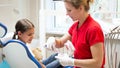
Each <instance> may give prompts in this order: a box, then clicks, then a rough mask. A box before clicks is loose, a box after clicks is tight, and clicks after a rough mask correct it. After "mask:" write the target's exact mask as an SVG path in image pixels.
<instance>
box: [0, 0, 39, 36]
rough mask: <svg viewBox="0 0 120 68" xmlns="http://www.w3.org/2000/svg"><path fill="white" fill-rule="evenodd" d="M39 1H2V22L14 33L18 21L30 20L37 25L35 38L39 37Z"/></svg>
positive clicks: (0, 12) (0, 6)
mask: <svg viewBox="0 0 120 68" xmlns="http://www.w3.org/2000/svg"><path fill="white" fill-rule="evenodd" d="M38 16H39V0H0V22H2V23H4V24H5V25H6V26H7V27H8V32H11V31H14V25H15V23H16V22H17V20H19V19H22V18H28V19H30V21H32V22H33V23H34V25H35V28H36V29H35V30H36V33H35V38H38V37H39V25H38V24H39V23H38V22H39V20H38Z"/></svg>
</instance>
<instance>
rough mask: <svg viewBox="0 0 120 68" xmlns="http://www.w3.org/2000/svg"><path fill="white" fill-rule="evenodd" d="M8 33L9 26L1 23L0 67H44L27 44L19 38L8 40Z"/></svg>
mask: <svg viewBox="0 0 120 68" xmlns="http://www.w3.org/2000/svg"><path fill="white" fill-rule="evenodd" d="M7 35H8V33H7V27H6V26H5V25H3V24H2V23H0V46H1V47H0V68H42V67H41V65H40V64H39V62H38V61H37V60H36V59H35V58H34V56H33V55H32V54H31V53H30V51H29V49H28V47H27V46H26V44H24V43H23V42H21V41H19V40H14V39H11V40H6V37H7ZM3 39H5V40H6V41H3Z"/></svg>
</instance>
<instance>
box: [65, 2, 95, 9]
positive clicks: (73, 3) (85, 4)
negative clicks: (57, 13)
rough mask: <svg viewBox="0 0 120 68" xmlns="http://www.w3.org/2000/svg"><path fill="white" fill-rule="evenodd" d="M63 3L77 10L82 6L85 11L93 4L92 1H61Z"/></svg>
mask: <svg viewBox="0 0 120 68" xmlns="http://www.w3.org/2000/svg"><path fill="white" fill-rule="evenodd" d="M63 1H64V2H68V3H71V4H72V5H73V6H74V7H75V8H76V9H78V8H79V7H80V5H83V6H84V7H85V10H86V11H88V10H89V9H90V5H89V4H91V3H93V2H94V0H63Z"/></svg>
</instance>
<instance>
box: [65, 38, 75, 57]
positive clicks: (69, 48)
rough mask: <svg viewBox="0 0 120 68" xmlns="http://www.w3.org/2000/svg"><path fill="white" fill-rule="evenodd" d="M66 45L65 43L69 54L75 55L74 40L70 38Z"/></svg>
mask: <svg viewBox="0 0 120 68" xmlns="http://www.w3.org/2000/svg"><path fill="white" fill-rule="evenodd" d="M64 45H65V47H66V48H67V50H68V54H69V55H70V56H73V53H74V50H75V48H74V46H73V44H72V42H71V41H69V40H68V41H67V42H66V43H65V44H64Z"/></svg>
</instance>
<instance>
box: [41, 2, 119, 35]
mask: <svg viewBox="0 0 120 68" xmlns="http://www.w3.org/2000/svg"><path fill="white" fill-rule="evenodd" d="M42 1H43V2H44V4H41V5H42V6H43V9H42V12H41V14H44V15H43V16H44V23H45V24H46V25H45V26H46V32H55V33H56V32H57V33H64V32H65V31H67V30H68V27H69V26H70V25H71V24H72V20H71V19H70V18H69V17H67V16H66V10H65V7H64V3H63V2H62V1H59V0H42ZM94 1H95V3H93V5H91V6H92V7H91V9H90V13H91V15H92V16H93V17H94V18H98V19H102V20H103V19H112V18H118V17H120V15H119V14H117V13H118V12H120V7H119V6H120V0H94Z"/></svg>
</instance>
